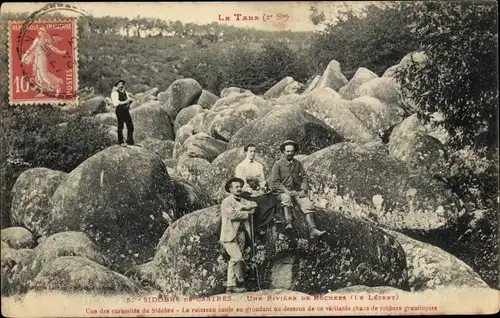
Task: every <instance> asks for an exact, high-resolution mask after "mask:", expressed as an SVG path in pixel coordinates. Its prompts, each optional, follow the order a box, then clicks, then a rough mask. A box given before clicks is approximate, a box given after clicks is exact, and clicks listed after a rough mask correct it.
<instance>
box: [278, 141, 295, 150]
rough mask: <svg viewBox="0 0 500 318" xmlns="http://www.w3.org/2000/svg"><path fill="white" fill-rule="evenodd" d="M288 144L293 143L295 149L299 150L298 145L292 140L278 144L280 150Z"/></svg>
mask: <svg viewBox="0 0 500 318" xmlns="http://www.w3.org/2000/svg"><path fill="white" fill-rule="evenodd" d="M288 145H293V147H294V148H295V151H299V145H298V144H297V143H296V142H295V141H293V140H286V141H285V142H284V143H282V144H281V146H280V150H281V151H282V152H283V151H285V146H288Z"/></svg>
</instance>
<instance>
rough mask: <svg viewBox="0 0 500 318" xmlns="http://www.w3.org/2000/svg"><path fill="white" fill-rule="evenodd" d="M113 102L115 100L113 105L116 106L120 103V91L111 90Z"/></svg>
mask: <svg viewBox="0 0 500 318" xmlns="http://www.w3.org/2000/svg"><path fill="white" fill-rule="evenodd" d="M111 102H113V106H115V107H117V106H119V105H120V100H119V99H118V92H117V91H112V92H111Z"/></svg>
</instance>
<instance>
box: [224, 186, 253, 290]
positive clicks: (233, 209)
mask: <svg viewBox="0 0 500 318" xmlns="http://www.w3.org/2000/svg"><path fill="white" fill-rule="evenodd" d="M244 184H245V182H244V181H243V180H242V179H240V178H231V179H229V180H228V181H227V182H226V185H225V189H226V192H229V193H230V195H229V196H228V197H227V198H225V199H224V200H223V201H222V203H221V206H220V212H221V219H222V223H221V232H220V238H219V241H220V242H221V244H222V245H223V246H224V249H225V250H226V252H227V254H228V255H229V257H230V259H229V262H228V266H227V285H226V292H227V293H242V292H245V291H246V288H245V287H244V277H243V265H244V259H243V251H244V250H245V232H244V231H245V230H247V231H248V227H247V225H248V217H249V215H251V214H253V213H254V211H255V208H256V207H257V204H256V203H255V202H252V201H248V200H246V199H244V198H243V197H242V196H241V194H242V193H243V191H242V187H243V185H244ZM245 223H246V224H245Z"/></svg>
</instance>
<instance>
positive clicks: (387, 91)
mask: <svg viewBox="0 0 500 318" xmlns="http://www.w3.org/2000/svg"><path fill="white" fill-rule="evenodd" d="M399 91H400V87H399V84H397V83H396V81H395V80H394V79H392V78H391V77H379V78H374V79H371V80H369V81H367V82H365V83H363V84H362V85H360V86H359V87H358V88H357V89H356V90H355V91H354V93H353V95H352V97H353V99H354V98H357V97H361V96H371V97H375V98H377V99H378V100H380V101H381V102H384V103H386V104H388V105H389V106H391V107H399V104H400V99H399Z"/></svg>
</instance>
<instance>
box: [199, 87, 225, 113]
mask: <svg viewBox="0 0 500 318" xmlns="http://www.w3.org/2000/svg"><path fill="white" fill-rule="evenodd" d="M218 99H219V97H218V96H217V95H215V94H213V93H211V92H209V91H206V90H202V91H201V95H200V98H198V101H197V102H196V104H198V105H200V106H201V107H203V109H210V107H212V105H213V104H215V102H216V101H217V100H218Z"/></svg>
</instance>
